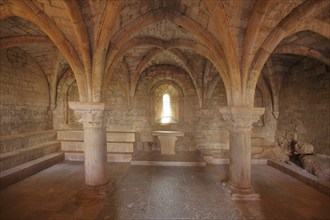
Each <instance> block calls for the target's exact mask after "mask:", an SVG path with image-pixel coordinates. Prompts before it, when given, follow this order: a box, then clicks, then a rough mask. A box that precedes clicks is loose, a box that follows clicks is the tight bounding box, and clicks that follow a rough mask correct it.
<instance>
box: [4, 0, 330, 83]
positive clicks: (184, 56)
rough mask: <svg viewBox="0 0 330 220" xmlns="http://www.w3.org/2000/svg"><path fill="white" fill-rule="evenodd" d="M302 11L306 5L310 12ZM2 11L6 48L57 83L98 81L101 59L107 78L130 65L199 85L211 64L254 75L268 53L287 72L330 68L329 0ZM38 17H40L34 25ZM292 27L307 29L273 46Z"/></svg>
mask: <svg viewBox="0 0 330 220" xmlns="http://www.w3.org/2000/svg"><path fill="white" fill-rule="evenodd" d="M317 4H319V6H318V5H317ZM311 7H314V9H313V10H311V11H309V10H307V9H309V8H311ZM298 8H305V10H306V13H301V12H300V11H301V10H302V9H299V10H298ZM0 9H1V12H2V13H1V14H2V15H1V17H0V19H1V20H0V41H1V49H5V48H9V47H12V46H18V47H20V48H21V49H23V50H25V51H26V52H27V53H28V54H30V55H31V56H32V57H33V58H34V59H35V60H36V62H38V63H39V65H40V67H41V68H42V69H43V71H44V73H45V75H46V76H47V77H48V79H49V81H51V80H53V81H52V82H51V83H50V84H52V85H53V86H56V85H57V84H58V80H60V78H61V75H62V74H63V72H65V71H67V69H68V68H72V70H73V72H75V76H76V77H77V76H79V73H77V71H82V72H85V74H80V75H86V77H88V75H91V76H90V77H93V75H95V74H94V72H93V69H95V68H99V67H96V66H95V65H96V64H99V63H102V62H99V60H102V59H103V58H101V59H99V58H98V56H101V55H102V54H105V55H104V56H105V58H104V59H105V60H104V63H105V67H102V68H104V71H105V73H104V75H105V76H104V77H101V78H102V79H103V78H106V77H107V76H106V75H107V74H111V73H108V72H111V71H112V70H114V69H116V70H118V69H121V70H122V68H123V67H125V68H127V72H128V77H124V78H126V79H127V80H129V77H132V76H134V77H138V76H139V74H140V73H141V72H143V71H144V70H146V69H148V68H150V67H152V66H155V65H164V64H165V65H172V66H176V67H179V68H181V69H182V70H184V71H186V72H190V75H191V76H192V77H194V76H196V79H194V78H193V80H195V81H198V80H199V78H200V77H199V76H202V75H203V73H202V72H203V69H204V67H205V63H206V62H207V63H209V65H214V66H213V67H212V68H213V69H215V70H217V72H218V74H219V73H220V75H221V76H222V77H226V76H227V77H228V79H230V78H231V77H232V76H231V74H232V73H231V71H233V65H235V62H236V61H235V60H236V59H237V63H238V65H239V68H238V69H241V71H242V73H241V75H244V74H249V73H248V72H247V71H249V68H250V69H251V68H252V69H253V68H255V67H253V65H257V64H258V63H259V62H263V61H258V59H263V56H264V55H263V54H262V53H263V51H267V50H270V52H272V55H271V59H273V60H274V62H277V64H278V65H279V64H280V65H283V67H285V68H288V69H290V68H291V67H292V66H294V65H296V64H298V63H299V62H300V61H301V59H303V58H304V57H309V58H312V59H318V60H320V61H321V62H324V63H326V64H328V65H329V63H330V62H329V55H330V41H329V36H330V34H329V33H328V32H327V31H326V29H327V27H330V21H329V18H330V15H329V14H330V13H329V11H330V10H329V4H328V3H327V1H326V0H325V1H320V2H319V3H316V2H309V1H304V0H288V1H282V0H278V1H277V0H273V1H269V2H268V1H254V0H251V1H246V0H237V1H231V0H223V1H220V2H216V1H202V0H173V1H167V0H121V1H109V2H108V1H105V0H79V1H77V2H71V1H63V2H62V1H58V0H33V1H16V0H0ZM30 9H31V10H30ZM33 11H35V13H36V14H35V15H33V13H34V12H33ZM106 12H107V13H106ZM222 12H223V13H222ZM221 13H222V14H221ZM308 13H310V15H309V17H308V19H309V20H308V21H306V22H303V23H301V24H299V25H298V23H299V22H300V21H299V19H297V20H296V21H293V22H292V21H290V19H291V20H293V19H292V17H293V15H295V16H298V15H299V16H306V14H308ZM35 16H39V17H40V18H39V19H37V20H35V18H34V17H35ZM111 16H112V17H111ZM47 19H48V20H47ZM28 20H30V21H34V23H32V22H30V21H28ZM290 22H291V23H290ZM294 22H297V25H296V26H295V25H294ZM287 23H288V24H290V25H291V26H290V25H288V24H287ZM289 26H290V27H292V29H295V28H296V27H303V28H301V29H302V30H303V31H295V30H292V34H288V36H286V37H284V39H283V40H280V41H279V42H277V45H276V46H275V47H273V48H272V47H271V46H270V45H271V44H273V42H276V40H274V39H276V38H278V37H279V36H280V32H278V30H282V29H284V28H286V27H289ZM226 28H228V29H226ZM281 28H282V29H281ZM297 30H299V28H298V29H297ZM102 51H106V53H104V52H102ZM266 61H267V59H266ZM123 63H124V64H125V65H124V66H122V64H123ZM245 63H246V65H245ZM117 65H120V68H119V67H118V66H117ZM249 65H250V67H249V68H246V67H248V66H249ZM244 71H245V72H247V73H244ZM212 72H213V71H212ZM211 78H213V76H212V77H211ZM228 79H224V80H225V81H228ZM82 81H85V79H82ZM90 82H91V81H90ZM87 87H88V88H89V89H93V88H90V87H91V86H90V85H89V84H87Z"/></svg>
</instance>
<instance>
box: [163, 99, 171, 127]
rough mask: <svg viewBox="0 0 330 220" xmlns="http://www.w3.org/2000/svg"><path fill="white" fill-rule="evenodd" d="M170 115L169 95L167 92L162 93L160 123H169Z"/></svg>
mask: <svg viewBox="0 0 330 220" xmlns="http://www.w3.org/2000/svg"><path fill="white" fill-rule="evenodd" d="M171 117H172V113H171V97H170V95H169V94H166V93H165V94H164V95H163V110H162V120H161V123H169V122H170V119H171Z"/></svg>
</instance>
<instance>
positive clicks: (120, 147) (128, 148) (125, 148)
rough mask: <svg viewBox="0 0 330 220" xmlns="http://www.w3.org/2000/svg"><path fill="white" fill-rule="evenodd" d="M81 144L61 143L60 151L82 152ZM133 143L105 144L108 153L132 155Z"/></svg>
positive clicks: (77, 142)
mask: <svg viewBox="0 0 330 220" xmlns="http://www.w3.org/2000/svg"><path fill="white" fill-rule="evenodd" d="M83 144H84V143H83V142H81V141H61V150H62V151H83V150H84V148H83ZM133 151H134V143H131V142H128V143H126V142H120V143H116V142H113V143H109V142H108V143H107V152H108V153H112V152H114V153H133Z"/></svg>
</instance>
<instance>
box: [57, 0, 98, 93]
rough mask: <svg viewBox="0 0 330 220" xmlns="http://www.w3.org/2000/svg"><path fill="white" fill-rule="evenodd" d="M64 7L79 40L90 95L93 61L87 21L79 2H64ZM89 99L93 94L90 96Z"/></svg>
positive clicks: (67, 0) (65, 0) (68, 0)
mask: <svg viewBox="0 0 330 220" xmlns="http://www.w3.org/2000/svg"><path fill="white" fill-rule="evenodd" d="M63 4H64V7H65V9H66V11H67V13H68V15H69V18H70V20H71V24H72V26H73V29H74V32H75V35H76V38H77V40H78V47H79V51H80V54H81V57H82V63H83V66H84V70H85V75H86V83H87V87H88V93H91V89H90V87H91V81H92V75H91V73H92V72H91V71H92V63H91V62H92V60H91V56H90V52H91V48H90V41H89V36H88V31H87V26H86V23H85V20H84V18H83V16H82V13H81V10H80V7H79V4H78V2H77V1H72V0H64V1H63ZM88 95H89V97H90V96H91V94H88Z"/></svg>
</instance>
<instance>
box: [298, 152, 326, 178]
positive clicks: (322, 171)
mask: <svg viewBox="0 0 330 220" xmlns="http://www.w3.org/2000/svg"><path fill="white" fill-rule="evenodd" d="M299 160H300V162H301V163H302V165H303V167H304V169H305V170H307V171H308V172H309V173H311V174H314V175H316V176H317V177H318V178H320V180H323V181H327V182H330V157H329V156H326V155H317V154H316V155H300V156H299Z"/></svg>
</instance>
